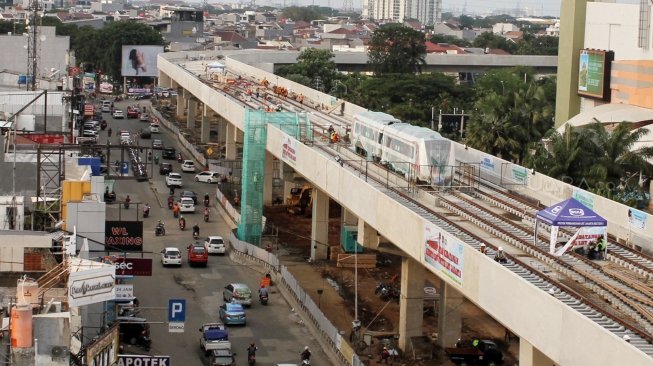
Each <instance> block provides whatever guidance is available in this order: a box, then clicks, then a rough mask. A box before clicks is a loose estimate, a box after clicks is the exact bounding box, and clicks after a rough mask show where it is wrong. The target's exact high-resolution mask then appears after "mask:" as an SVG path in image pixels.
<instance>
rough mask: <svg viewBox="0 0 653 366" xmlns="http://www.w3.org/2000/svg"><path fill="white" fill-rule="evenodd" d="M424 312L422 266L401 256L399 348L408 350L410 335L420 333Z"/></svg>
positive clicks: (414, 335)
mask: <svg viewBox="0 0 653 366" xmlns="http://www.w3.org/2000/svg"><path fill="white" fill-rule="evenodd" d="M422 314H424V267H423V266H422V265H421V264H420V263H419V262H418V261H416V260H414V259H413V258H410V257H402V258H401V299H399V348H400V349H401V350H403V351H408V350H409V349H408V348H409V346H410V337H416V336H421V335H422V321H423V316H422Z"/></svg>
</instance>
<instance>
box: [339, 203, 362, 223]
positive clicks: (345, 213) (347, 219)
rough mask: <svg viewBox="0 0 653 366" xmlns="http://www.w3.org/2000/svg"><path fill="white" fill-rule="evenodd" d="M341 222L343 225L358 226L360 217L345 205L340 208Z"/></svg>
mask: <svg viewBox="0 0 653 366" xmlns="http://www.w3.org/2000/svg"><path fill="white" fill-rule="evenodd" d="M340 211H341V214H340V224H341V226H356V225H358V217H357V216H356V215H354V213H353V212H351V211H349V210H348V209H347V208H345V207H344V206H341V208H340Z"/></svg>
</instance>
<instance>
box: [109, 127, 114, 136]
mask: <svg viewBox="0 0 653 366" xmlns="http://www.w3.org/2000/svg"><path fill="white" fill-rule="evenodd" d="M108 133H109V137H111V134H112V133H113V130H112V129H111V127H109V132H108Z"/></svg>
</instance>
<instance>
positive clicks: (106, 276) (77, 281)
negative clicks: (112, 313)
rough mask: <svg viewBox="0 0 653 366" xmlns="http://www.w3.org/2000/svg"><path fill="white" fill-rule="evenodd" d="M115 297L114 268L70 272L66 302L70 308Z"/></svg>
mask: <svg viewBox="0 0 653 366" xmlns="http://www.w3.org/2000/svg"><path fill="white" fill-rule="evenodd" d="M115 297H116V268H115V267H114V266H103V267H102V268H94V269H88V270H84V271H79V272H71V273H70V276H68V302H69V304H70V306H82V305H88V304H94V303H98V302H102V301H110V300H113V299H114V298H115Z"/></svg>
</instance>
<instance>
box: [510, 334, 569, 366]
mask: <svg viewBox="0 0 653 366" xmlns="http://www.w3.org/2000/svg"><path fill="white" fill-rule="evenodd" d="M579 352H580V350H579ZM551 365H554V366H555V365H556V363H555V362H553V361H552V360H551V359H550V358H548V357H547V356H546V355H545V354H544V353H542V352H540V350H538V349H537V348H535V347H533V345H532V344H530V343H529V342H528V341H527V340H525V339H524V338H519V366H551Z"/></svg>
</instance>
